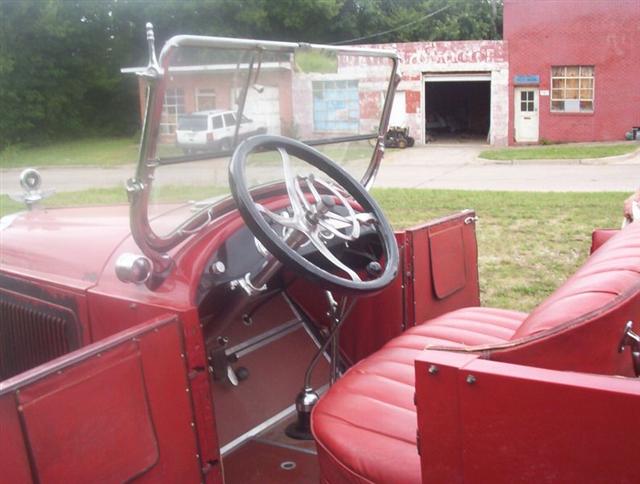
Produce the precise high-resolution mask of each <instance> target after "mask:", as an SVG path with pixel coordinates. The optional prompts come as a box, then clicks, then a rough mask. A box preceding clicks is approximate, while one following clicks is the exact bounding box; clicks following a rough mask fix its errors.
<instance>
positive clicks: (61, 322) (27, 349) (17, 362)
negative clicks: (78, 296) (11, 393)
mask: <svg viewBox="0 0 640 484" xmlns="http://www.w3.org/2000/svg"><path fill="white" fill-rule="evenodd" d="M77 347H78V337H77V332H76V327H75V321H73V320H70V318H66V317H64V316H63V315H56V314H50V313H48V312H47V311H46V310H38V309H34V308H31V307H29V306H27V305H24V304H19V303H15V302H12V301H6V300H0V381H1V380H4V379H6V378H9V377H12V376H14V375H17V374H18V373H21V372H23V371H25V370H28V369H30V368H33V367H35V366H38V365H40V364H42V363H44V362H46V361H49V360H51V359H53V358H57V357H58V356H61V355H63V354H65V353H68V352H69V351H73V350H74V349H76V348H77Z"/></svg>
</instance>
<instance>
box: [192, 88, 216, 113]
mask: <svg viewBox="0 0 640 484" xmlns="http://www.w3.org/2000/svg"><path fill="white" fill-rule="evenodd" d="M215 108H216V90H215V89H211V88H208V87H206V88H205V87H199V88H197V89H196V110H197V111H211V110H213V109H215Z"/></svg>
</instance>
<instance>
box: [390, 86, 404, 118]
mask: <svg viewBox="0 0 640 484" xmlns="http://www.w3.org/2000/svg"><path fill="white" fill-rule="evenodd" d="M406 120H407V101H406V98H405V94H404V91H397V92H396V94H395V96H393V104H392V105H391V116H390V117H389V126H406V125H407V123H406Z"/></svg>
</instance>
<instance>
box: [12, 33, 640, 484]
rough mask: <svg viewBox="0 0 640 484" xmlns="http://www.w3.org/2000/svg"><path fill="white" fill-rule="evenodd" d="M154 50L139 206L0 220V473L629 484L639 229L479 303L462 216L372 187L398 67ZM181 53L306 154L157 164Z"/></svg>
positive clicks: (372, 58)
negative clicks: (555, 285)
mask: <svg viewBox="0 0 640 484" xmlns="http://www.w3.org/2000/svg"><path fill="white" fill-rule="evenodd" d="M147 38H148V42H149V47H150V49H149V50H150V55H149V58H150V59H149V67H148V68H147V70H146V72H144V73H142V79H143V80H144V81H145V82H147V84H148V87H149V95H148V101H147V102H148V105H147V109H146V113H147V114H146V119H145V123H144V129H143V133H142V140H141V148H140V158H139V162H138V166H137V167H136V170H135V173H134V174H133V175H132V178H131V179H129V180H128V181H127V183H126V189H127V193H128V196H129V202H130V204H129V206H128V207H126V206H118V205H115V206H109V207H99V208H96V207H82V208H78V207H76V208H58V209H47V210H39V209H38V208H37V203H38V197H39V196H40V195H43V194H40V193H39V183H29V180H33V179H36V178H38V177H37V176H36V175H35V174H34V173H33V172H30V171H29V172H26V173H25V175H24V178H25V180H24V182H25V186H26V187H27V191H28V194H27V195H28V196H25V197H24V199H25V200H28V201H29V204H30V206H31V207H33V209H32V210H28V211H25V212H22V213H18V214H13V215H10V216H8V217H5V218H3V219H2V220H1V221H0V231H1V237H0V240H1V242H0V243H1V247H0V257H1V267H0V429H1V432H2V434H1V438H0V468H1V469H2V472H1V473H0V481H1V482H2V483H5V482H6V483H30V482H41V483H57V482H184V483H191V482H194V483H199V482H207V483H222V482H226V483H234V482H242V483H248V482H318V481H321V482H324V483H344V482H377V483H399V482H403V483H405V482H407V483H408V482H505V483H506V482H536V483H537V482H549V481H555V482H635V481H637V469H636V466H635V465H633V463H634V462H636V461H637V458H638V455H640V440H639V439H638V438H637V436H638V434H639V433H640V423H639V422H640V421H639V420H638V419H637V418H636V414H637V411H638V408H640V380H639V379H638V375H639V374H640V337H639V336H638V334H637V333H638V331H639V326H638V325H639V322H638V319H639V318H640V223H637V222H634V223H631V224H629V225H628V226H626V227H625V228H624V229H621V230H610V231H597V232H595V235H594V244H593V254H592V255H591V257H590V258H589V259H588V260H587V262H586V263H585V265H584V266H583V267H582V268H580V269H579V270H578V271H577V272H576V274H575V275H574V276H572V277H571V278H570V279H569V280H568V281H567V282H566V283H564V284H563V285H562V286H561V287H560V288H559V289H558V290H557V291H556V292H555V293H554V294H553V295H551V296H550V297H549V298H548V299H547V300H546V301H545V302H543V303H542V304H541V305H540V306H539V307H538V308H537V309H536V310H534V311H533V312H531V313H530V314H524V313H521V312H517V311H510V310H507V309H499V308H484V307H480V297H479V281H478V270H477V255H478V254H477V244H476V223H475V222H476V220H477V219H476V215H475V213H474V212H473V211H472V210H463V211H460V212H457V213H453V214H450V215H449V216H446V217H443V218H440V219H437V220H430V221H425V223H423V224H420V225H418V226H416V227H412V228H409V229H406V230H397V231H394V230H392V228H391V226H390V224H389V222H388V221H387V219H386V217H385V214H384V213H383V211H382V210H381V209H380V207H379V206H378V204H377V203H376V201H375V200H374V198H373V197H372V196H371V195H370V193H369V192H368V190H367V188H365V187H370V186H371V185H372V183H373V181H374V179H375V176H376V173H377V170H378V168H379V166H380V163H381V160H382V154H383V152H384V138H385V134H386V133H387V128H388V120H389V115H390V112H391V105H392V102H393V94H394V89H395V83H394V79H395V78H396V71H397V67H398V66H397V63H398V60H397V57H396V55H395V53H394V52H392V51H385V50H376V49H365V48H353V47H336V46H319V45H309V44H296V43H286V42H271V41H256V40H247V39H224V38H217V37H198V36H177V37H174V38H172V39H170V40H169V41H168V42H167V43H166V44H165V46H164V47H163V49H162V51H161V53H160V56H159V60H156V55H155V48H154V45H153V31H152V29H151V26H148V32H147ZM300 52H302V53H304V55H305V56H307V57H309V52H312V53H313V59H314V64H318V65H319V66H321V69H320V71H319V72H317V73H316V72H312V69H310V68H307V69H305V70H304V72H302V71H301V70H299V69H295V68H294V67H295V66H296V65H301V62H296V59H295V56H296V55H297V54H298V53H300ZM322 56H326V57H327V59H326V62H323V59H322ZM188 59H193V62H197V63H198V70H197V71H198V72H199V73H202V72H207V73H210V74H208V75H210V76H211V78H212V79H215V80H216V81H217V82H218V84H217V95H218V96H220V98H221V99H222V98H223V97H226V95H227V94H229V93H236V92H240V95H239V98H240V101H241V102H239V106H240V108H239V110H238V112H237V113H236V115H237V116H238V117H240V119H242V106H243V105H244V102H243V101H242V100H243V99H245V100H246V98H247V96H246V95H247V92H248V90H249V89H253V86H254V85H256V84H257V83H258V82H259V81H260V80H262V79H266V80H269V81H270V84H271V85H272V86H279V87H278V96H279V98H278V100H279V101H278V103H277V104H278V109H280V107H279V106H282V110H281V111H279V114H278V115H279V116H280V118H281V119H282V124H283V125H295V126H296V130H295V133H296V135H298V136H299V137H300V139H293V138H287V137H282V136H272V135H255V136H251V137H248V138H247V139H245V140H244V141H241V140H240V139H238V138H239V137H237V136H235V137H234V139H233V142H232V144H231V145H230V147H229V151H231V150H233V154H232V156H231V159H230V160H228V158H225V153H223V152H222V151H220V152H217V153H213V154H212V153H210V152H207V153H194V154H191V155H190V156H187V157H185V156H182V155H180V156H177V155H176V153H175V151H174V152H171V151H162V146H160V143H159V133H160V126H161V123H162V122H163V119H166V118H163V117H162V113H163V109H162V108H163V102H164V94H165V92H166V90H167V89H172V92H174V93H176V92H178V90H179V89H180V90H181V91H180V92H182V93H184V96H185V98H187V96H188V95H189V92H188V91H187V87H188V86H190V85H192V83H193V82H195V81H196V79H194V78H188V74H189V73H190V72H194V71H195V69H190V66H189V65H185V63H186V62H187V61H186V60H188ZM173 62H180V64H179V65H177V66H175V65H174V64H173ZM369 64H371V65H372V67H373V68H372V69H370V70H367V69H365V67H366V66H367V65H369ZM203 66H204V67H203ZM327 66H330V67H331V68H330V69H329V68H328V67H327ZM353 66H358V68H357V69H353ZM173 73H176V74H175V75H173ZM177 73H180V75H178V74H177ZM383 73H384V76H382V74H383ZM276 79H277V82H276ZM345 79H348V80H345ZM209 81H211V79H208V82H209ZM383 83H385V84H384V85H385V86H386V88H385V93H386V94H385V96H384V99H383V100H381V96H380V95H379V92H380V90H381V89H382V87H381V86H382V85H383ZM289 87H292V88H291V89H289ZM341 89H346V90H347V94H346V95H345V94H344V93H343V92H341ZM287 93H288V95H289V96H290V97H289V98H287V97H286V95H287ZM371 93H374V95H373V96H371V95H370V94H371ZM360 99H363V100H364V102H366V103H367V104H366V109H362V110H361V109H360V107H359V105H358V104H357V103H358V102H359V100H360ZM310 100H313V102H310ZM336 100H338V101H339V104H340V105H341V106H346V107H345V108H344V109H343V111H342V112H340V113H337V114H336V113H334V111H332V109H331V108H332V107H333V106H335V105H336V102H335V101H336ZM375 100H378V101H380V102H381V104H380V105H373V104H372V103H373V102H374V101H375ZM185 102H186V101H185ZM271 104H273V105H275V104H276V103H271ZM345 110H346V111H345ZM347 111H348V112H347ZM345 113H346V114H345ZM356 113H360V114H359V117H358V118H356V117H355V115H356ZM316 114H317V115H316ZM347 114H348V121H345V119H347ZM373 114H376V115H377V116H378V117H377V118H376V119H375V120H374V119H373V118H371V116H372V115H373ZM198 116H200V115H198ZM212 116H214V117H215V116H216V115H215V114H213V115H212V114H206V117H207V129H209V128H210V127H211V128H212V129H219V128H213V124H211V125H210V124H209V122H210V121H211V120H212V119H213V118H212ZM222 116H223V117H224V114H222ZM265 119H266V118H265ZM269 119H271V120H273V119H275V117H273V116H272V117H270V118H269ZM314 120H321V122H322V128H323V129H322V130H321V131H322V134H321V135H320V134H318V132H319V131H320V130H316V129H314V126H315V125H314ZM191 121H193V122H194V123H195V124H196V126H195V127H196V128H197V127H198V126H199V124H198V123H202V120H200V119H199V118H196V119H195V120H194V119H193V118H191V119H190V121H188V122H189V123H190V122H191ZM188 122H187V120H186V118H185V120H183V126H185V123H188ZM347 130H350V131H347ZM192 131H194V132H200V130H199V129H195V130H194V129H192ZM283 131H284V130H283ZM290 131H291V132H293V130H290ZM326 133H331V134H330V135H327V134H326ZM214 136H215V135H214ZM327 136H328V137H327ZM372 139H373V140H376V142H375V146H374V147H370V148H371V149H370V154H371V157H370V160H369V163H365V164H360V163H359V162H358V160H360V159H361V158H362V153H363V150H364V149H367V147H369V141H370V140H372ZM346 143H355V144H358V149H357V150H351V149H348V148H347V147H345V144H346ZM187 146H189V145H187ZM354 153H355V155H354ZM341 154H346V155H349V154H351V155H352V156H355V157H357V159H345V160H343V161H342V162H341V160H339V159H338V158H337V157H338V156H340V155H341ZM347 170H351V171H350V172H349V171H347ZM207 176H209V177H210V181H209V180H204V178H206V177H207ZM27 178H29V180H27ZM163 183H164V184H163ZM156 189H158V190H156ZM154 190H155V191H154ZM202 193H207V196H208V198H205V199H204V200H199V201H194V200H196V199H197V198H196V197H197V196H198V195H201V194H202ZM179 196H180V197H182V199H180V200H178V198H179ZM551 229H552V228H550V227H544V228H543V227H541V230H551ZM311 438H313V439H314V440H309V439H311Z"/></svg>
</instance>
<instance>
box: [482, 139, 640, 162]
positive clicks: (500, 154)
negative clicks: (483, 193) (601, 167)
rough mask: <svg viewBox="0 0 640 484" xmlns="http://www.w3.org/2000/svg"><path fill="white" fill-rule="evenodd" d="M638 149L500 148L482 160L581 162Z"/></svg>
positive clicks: (614, 146)
mask: <svg viewBox="0 0 640 484" xmlns="http://www.w3.org/2000/svg"><path fill="white" fill-rule="evenodd" d="M637 149H638V144H637V143H618V144H597V145H583V144H565V145H553V144H547V145H544V146H526V147H522V148H520V147H516V148H498V149H495V150H485V151H482V152H481V153H480V155H479V156H480V158H485V159H488V160H581V159H589V158H605V157H607V156H620V155H626V154H628V153H632V152H633V151H636V150H637Z"/></svg>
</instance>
